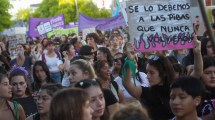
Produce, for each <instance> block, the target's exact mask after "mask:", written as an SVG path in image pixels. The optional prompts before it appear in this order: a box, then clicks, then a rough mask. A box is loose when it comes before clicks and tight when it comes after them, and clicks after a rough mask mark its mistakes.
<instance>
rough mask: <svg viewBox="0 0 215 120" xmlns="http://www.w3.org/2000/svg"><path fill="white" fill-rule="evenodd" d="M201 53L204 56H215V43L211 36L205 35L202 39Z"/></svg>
mask: <svg viewBox="0 0 215 120" xmlns="http://www.w3.org/2000/svg"><path fill="white" fill-rule="evenodd" d="M201 43H202V44H201V45H202V46H201V53H202V56H212V57H214V56H215V50H214V48H213V44H212V41H211V39H210V38H206V37H203V38H202V39H201Z"/></svg>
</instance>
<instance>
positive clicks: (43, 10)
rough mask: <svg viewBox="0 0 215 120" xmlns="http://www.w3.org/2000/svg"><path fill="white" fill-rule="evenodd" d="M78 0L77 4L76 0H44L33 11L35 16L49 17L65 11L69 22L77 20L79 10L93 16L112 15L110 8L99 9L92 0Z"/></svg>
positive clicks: (103, 16)
mask: <svg viewBox="0 0 215 120" xmlns="http://www.w3.org/2000/svg"><path fill="white" fill-rule="evenodd" d="M76 1H77V6H76V3H75V0H43V1H42V3H41V4H40V6H39V8H38V9H37V10H36V11H35V12H34V13H33V17H41V18H47V17H52V16H56V15H59V14H62V13H63V14H64V15H65V21H66V23H69V22H72V21H77V19H78V12H80V13H83V14H85V15H87V16H90V17H93V18H107V17H110V16H111V14H110V11H109V10H105V9H99V8H98V7H97V6H96V5H95V4H94V3H93V2H92V0H76ZM76 7H77V9H78V12H77V11H76Z"/></svg>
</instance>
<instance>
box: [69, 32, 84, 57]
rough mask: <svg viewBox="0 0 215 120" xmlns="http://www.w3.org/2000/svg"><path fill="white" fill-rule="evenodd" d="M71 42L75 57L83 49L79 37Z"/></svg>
mask: <svg viewBox="0 0 215 120" xmlns="http://www.w3.org/2000/svg"><path fill="white" fill-rule="evenodd" d="M70 42H71V43H72V45H73V46H74V48H75V55H78V52H79V50H80V48H81V47H82V43H81V39H80V37H78V36H76V37H73V38H72V39H71V41H70Z"/></svg>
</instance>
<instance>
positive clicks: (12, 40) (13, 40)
mask: <svg viewBox="0 0 215 120" xmlns="http://www.w3.org/2000/svg"><path fill="white" fill-rule="evenodd" d="M17 44H26V37H25V35H24V34H17V35H13V36H9V48H16V46H17Z"/></svg>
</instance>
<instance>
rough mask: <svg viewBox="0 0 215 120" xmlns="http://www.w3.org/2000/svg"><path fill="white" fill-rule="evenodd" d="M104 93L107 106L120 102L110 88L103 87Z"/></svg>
mask: <svg viewBox="0 0 215 120" xmlns="http://www.w3.org/2000/svg"><path fill="white" fill-rule="evenodd" d="M103 93H104V98H105V104H106V107H108V106H109V105H113V104H115V103H117V102H118V101H117V99H116V97H115V96H114V94H113V93H112V92H111V91H110V90H108V89H103Z"/></svg>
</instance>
